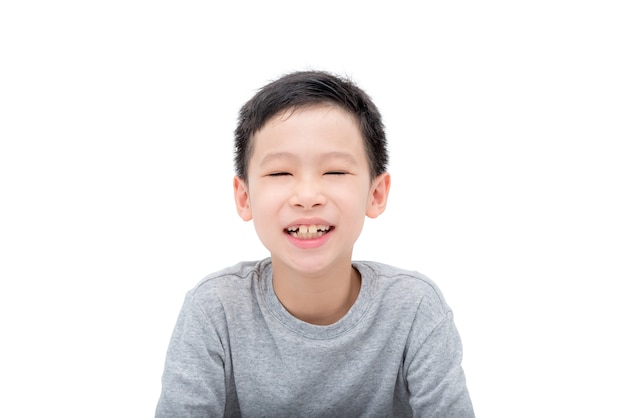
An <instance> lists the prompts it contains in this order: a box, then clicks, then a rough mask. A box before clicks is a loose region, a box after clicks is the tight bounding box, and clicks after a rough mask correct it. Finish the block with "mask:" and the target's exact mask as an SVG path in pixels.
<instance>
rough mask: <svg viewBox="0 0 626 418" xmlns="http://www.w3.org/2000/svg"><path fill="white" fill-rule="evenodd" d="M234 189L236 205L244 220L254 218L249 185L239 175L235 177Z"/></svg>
mask: <svg viewBox="0 0 626 418" xmlns="http://www.w3.org/2000/svg"><path fill="white" fill-rule="evenodd" d="M233 189H234V192H235V205H237V213H239V216H240V217H241V219H243V220H244V221H249V220H251V219H252V209H251V208H250V194H249V193H248V185H247V184H246V182H245V181H244V179H242V178H241V177H239V176H235V178H234V179H233Z"/></svg>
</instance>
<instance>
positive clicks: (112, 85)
mask: <svg viewBox="0 0 626 418" xmlns="http://www.w3.org/2000/svg"><path fill="white" fill-rule="evenodd" d="M621 4H622V2H620V1H612V2H611V1H554V0H542V1H524V2H522V1H519V2H504V1H442V2H420V3H416V4H414V5H412V6H411V7H409V5H408V2H406V4H403V5H399V4H397V3H393V2H388V3H387V4H386V5H384V6H382V3H381V2H364V1H343V2H342V1H316V2H290V1H274V0H271V1H262V2H253V1H250V2H241V1H232V2H228V3H226V2H207V1H203V2H198V1H196V2H187V1H180V2H164V1H143V2H142V1H136V0H125V1H108V2H104V1H102V2H93V1H91V2H90V1H73V2H72V1H50V2H44V1H39V2H33V1H6V2H3V3H2V5H1V6H0V60H1V65H0V73H1V77H0V137H1V145H0V194H1V195H0V198H1V204H0V211H1V217H0V280H1V282H0V283H1V284H0V325H1V328H0V331H1V333H2V334H1V335H2V340H1V341H2V343H1V345H0V350H1V351H0V354H1V355H0V385H1V388H0V390H1V393H2V395H1V398H2V401H0V416H3V417H33V416H63V417H150V416H153V414H154V407H155V405H156V401H157V398H158V395H159V391H160V376H161V373H162V367H163V361H164V356H165V351H166V348H167V344H168V340H169V337H170V334H171V331H172V328H173V326H174V321H175V320H176V316H177V314H178V310H179V308H180V306H181V304H182V300H183V297H184V293H185V292H186V291H187V290H188V289H189V288H191V287H192V286H193V285H195V283H197V282H198V281H199V280H200V279H201V278H202V277H203V276H204V275H206V274H208V273H210V272H212V271H215V270H217V269H220V268H222V267H225V266H228V265H230V264H233V263H235V262H237V261H239V260H249V259H257V258H261V257H265V256H266V251H265V249H264V248H262V247H261V246H260V244H258V243H257V239H256V235H255V233H254V230H253V227H252V224H251V223H244V222H242V221H241V220H240V219H239V218H238V217H237V215H236V213H235V209H234V203H233V199H232V196H231V195H232V193H231V179H232V175H233V169H232V163H231V160H232V158H231V156H232V131H233V129H234V128H235V122H236V116H237V112H238V109H239V107H240V106H241V105H242V104H243V103H244V101H246V100H247V99H248V98H249V97H250V96H251V95H252V94H253V93H254V92H255V91H256V89H257V88H259V87H261V86H262V85H263V84H265V83H266V82H268V81H270V80H272V79H274V78H276V77H278V76H279V75H282V74H283V73H285V72H288V71H292V70H298V69H324V70H329V71H333V72H337V73H340V74H344V75H348V76H350V77H351V78H352V79H354V80H355V81H356V82H357V83H358V84H359V85H361V87H363V88H364V89H365V90H366V91H367V92H368V93H369V94H370V95H371V96H372V97H373V99H374V101H375V102H376V103H377V104H378V106H379V108H380V110H381V112H382V114H383V117H384V121H385V123H386V125H387V133H388V139H389V142H390V152H391V164H390V172H391V174H392V194H391V197H390V202H389V206H388V208H387V212H386V213H385V214H383V215H382V217H380V218H378V219H376V220H373V221H368V222H367V223H366V226H365V229H364V231H363V233H362V235H361V240H360V241H359V243H358V245H357V247H356V249H355V258H359V259H363V258H365V259H375V260H377V261H382V262H386V263H390V264H395V265H398V266H400V267H404V268H409V269H415V270H419V271H421V272H423V273H425V274H426V275H428V276H430V277H431V278H432V279H433V280H435V282H437V283H438V284H439V286H440V287H441V289H442V290H443V292H444V294H445V295H446V298H447V300H448V302H449V303H450V305H451V306H452V308H453V309H454V311H455V314H456V321H457V325H458V327H459V330H460V332H461V335H462V338H463V343H464V346H465V359H464V366H465V370H466V374H467V380H468V386H469V389H470V392H471V395H472V398H473V402H474V405H475V410H476V413H477V416H479V417H483V418H489V417H494V418H501V417H529V416H532V417H556V416H568V417H569V416H581V417H582V416H585V417H589V416H596V417H618V416H619V417H624V416H626V406H625V404H624V400H623V399H624V392H625V389H626V385H625V384H624V375H626V363H625V361H624V352H626V344H625V342H624V337H625V335H624V334H625V332H624V330H625V326H624V319H625V318H626V311H625V308H624V303H623V299H624V296H625V292H624V291H623V287H622V283H621V282H623V281H624V280H625V279H626V267H625V261H626V244H625V236H626V222H625V216H624V214H625V213H626V199H625V194H626V193H625V190H626V187H625V184H624V183H625V179H626V164H625V163H624V160H625V157H626V152H625V151H624V143H625V140H626V127H625V125H626V122H625V119H626V83H625V79H626V77H625V76H624V75H625V74H626V60H625V54H626V30H625V28H626V25H625V24H624V22H625V21H626V14H625V13H624V9H623V7H621ZM355 349H357V348H356V347H355Z"/></svg>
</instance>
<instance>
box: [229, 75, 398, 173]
mask: <svg viewBox="0 0 626 418" xmlns="http://www.w3.org/2000/svg"><path fill="white" fill-rule="evenodd" d="M323 104H330V105H335V106H338V107H339V108H341V109H344V110H345V111H347V112H348V113H350V114H351V115H353V116H354V117H355V118H356V120H357V121H358V124H359V128H360V130H361V134H362V136H363V142H364V146H365V151H366V154H367V157H368V160H369V169H370V177H371V178H372V179H374V178H376V176H378V175H380V174H382V173H384V172H385V171H386V170H387V163H388V159H389V156H388V153H387V139H386V137H385V127H384V124H383V122H382V117H381V115H380V112H379V111H378V108H377V107H376V106H375V105H374V102H373V101H372V100H371V98H370V97H369V95H368V94H367V93H365V92H364V91H363V90H362V89H361V88H359V87H358V86H357V85H356V84H355V83H353V82H352V81H351V80H349V79H347V78H344V77H341V76H338V75H334V74H331V73H328V72H325V71H296V72H293V73H289V74H287V75H284V76H282V77H280V78H278V79H276V80H275V81H272V82H270V83H269V84H267V85H265V86H264V87H262V88H261V89H259V90H258V91H257V93H256V94H255V95H254V96H253V97H252V98H251V99H250V100H249V101H248V102H246V103H245V104H244V105H243V106H242V107H241V109H240V111H239V119H238V123H237V128H236V129H235V172H236V175H237V176H239V177H241V178H242V179H243V180H244V181H248V162H249V161H250V156H251V155H252V148H253V144H252V142H253V141H252V137H253V136H254V134H256V133H257V132H258V131H260V130H261V129H262V128H263V127H264V126H265V124H266V123H267V122H268V121H269V120H270V119H271V118H272V117H274V116H275V115H277V114H279V113H281V112H284V111H287V110H290V109H291V110H298V109H302V108H306V107H312V106H316V105H323Z"/></svg>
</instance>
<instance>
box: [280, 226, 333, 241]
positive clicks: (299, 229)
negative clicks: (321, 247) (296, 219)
mask: <svg viewBox="0 0 626 418" xmlns="http://www.w3.org/2000/svg"><path fill="white" fill-rule="evenodd" d="M329 229H330V226H329V225H293V226H290V227H288V228H287V231H289V233H290V234H291V235H293V236H297V237H299V238H314V237H316V236H321V234H322V233H324V232H327V231H328V230H329ZM318 234H319V235H318Z"/></svg>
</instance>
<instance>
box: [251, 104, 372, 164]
mask: <svg viewBox="0 0 626 418" xmlns="http://www.w3.org/2000/svg"><path fill="white" fill-rule="evenodd" d="M252 145H253V154H258V153H263V151H267V150H269V149H275V148H285V147H287V148H289V147H295V148H303V147H304V148H309V149H310V150H313V149H323V150H324V151H326V152H330V151H332V150H333V149H338V150H341V149H343V150H344V151H345V150H348V149H351V150H352V151H351V152H353V153H354V152H357V151H358V152H359V153H361V152H362V151H363V152H364V148H365V146H364V141H363V135H362V133H361V129H360V127H359V123H358V121H357V119H356V117H355V116H354V115H352V114H351V113H350V112H348V111H346V110H344V109H342V108H340V107H338V106H335V105H330V104H322V105H319V104H318V105H314V106H307V107H302V108H295V109H294V108H290V109H287V110H284V111H282V112H279V113H278V114H276V115H274V116H273V117H272V118H270V119H269V120H268V121H267V122H266V123H265V124H264V125H263V127H262V128H261V129H260V130H259V131H257V132H256V133H255V134H254V135H253V137H252ZM255 151H258V153H257V152H255Z"/></svg>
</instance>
